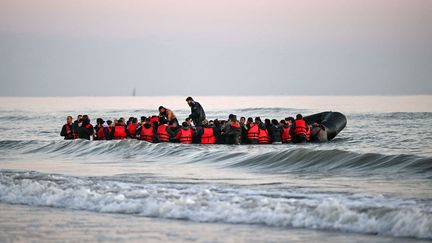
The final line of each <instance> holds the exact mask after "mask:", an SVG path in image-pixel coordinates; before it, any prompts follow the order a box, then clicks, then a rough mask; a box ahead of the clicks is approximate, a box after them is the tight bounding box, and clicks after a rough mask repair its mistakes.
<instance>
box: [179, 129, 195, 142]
mask: <svg viewBox="0 0 432 243" xmlns="http://www.w3.org/2000/svg"><path fill="white" fill-rule="evenodd" d="M179 133H180V143H181V144H191V143H192V129H190V128H188V129H186V130H185V129H183V128H180V131H179Z"/></svg>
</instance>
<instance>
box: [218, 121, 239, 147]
mask: <svg viewBox="0 0 432 243" xmlns="http://www.w3.org/2000/svg"><path fill="white" fill-rule="evenodd" d="M231 123H234V122H231V121H229V122H227V123H225V125H224V126H223V128H222V132H223V133H224V134H225V143H227V144H240V140H241V128H240V124H239V123H238V122H235V123H236V124H237V125H238V127H233V126H232V125H231Z"/></svg>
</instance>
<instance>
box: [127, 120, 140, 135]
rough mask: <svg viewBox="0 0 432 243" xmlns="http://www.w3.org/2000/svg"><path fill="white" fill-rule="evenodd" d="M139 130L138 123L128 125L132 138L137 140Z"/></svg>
mask: <svg viewBox="0 0 432 243" xmlns="http://www.w3.org/2000/svg"><path fill="white" fill-rule="evenodd" d="M137 128H138V123H131V124H129V125H128V127H127V129H128V132H129V135H130V137H131V138H136V135H135V134H136V130H137Z"/></svg>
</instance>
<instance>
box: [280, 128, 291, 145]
mask: <svg viewBox="0 0 432 243" xmlns="http://www.w3.org/2000/svg"><path fill="white" fill-rule="evenodd" d="M290 129H291V126H288V127H285V126H283V127H282V143H287V142H289V141H291V135H290V133H289V132H290Z"/></svg>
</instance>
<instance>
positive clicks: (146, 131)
mask: <svg viewBox="0 0 432 243" xmlns="http://www.w3.org/2000/svg"><path fill="white" fill-rule="evenodd" d="M140 138H141V139H142V140H145V141H147V142H150V143H151V142H153V127H149V128H146V127H145V126H142V127H141V133H140Z"/></svg>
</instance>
